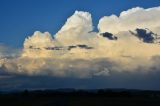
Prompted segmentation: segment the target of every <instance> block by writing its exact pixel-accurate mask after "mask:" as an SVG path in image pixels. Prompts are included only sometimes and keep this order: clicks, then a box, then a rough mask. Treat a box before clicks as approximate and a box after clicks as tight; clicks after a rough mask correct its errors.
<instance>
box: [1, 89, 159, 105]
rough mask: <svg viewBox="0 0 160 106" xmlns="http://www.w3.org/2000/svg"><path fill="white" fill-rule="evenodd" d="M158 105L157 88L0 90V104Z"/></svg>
mask: <svg viewBox="0 0 160 106" xmlns="http://www.w3.org/2000/svg"><path fill="white" fill-rule="evenodd" d="M22 105H23V106H35V105H36V106H89V105H91V106H106V105H109V106H113V105H117V106H121V105H123V106H160V91H149V90H126V89H98V90H96V89H93V90H83V89H79V90H76V89H57V90H24V91H19V92H17V91H16V92H15V91H14V92H8V93H7V92H5V93H4V92H0V106H22Z"/></svg>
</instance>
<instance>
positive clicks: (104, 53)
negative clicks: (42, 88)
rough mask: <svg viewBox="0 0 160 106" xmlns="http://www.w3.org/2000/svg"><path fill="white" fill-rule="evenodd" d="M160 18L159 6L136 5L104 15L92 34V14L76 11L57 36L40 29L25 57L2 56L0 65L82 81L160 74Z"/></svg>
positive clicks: (28, 43)
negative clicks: (117, 75) (118, 74)
mask: <svg viewBox="0 0 160 106" xmlns="http://www.w3.org/2000/svg"><path fill="white" fill-rule="evenodd" d="M159 19H160V7H154V8H149V9H143V8H140V7H137V8H133V9H129V10H127V11H124V12H122V13H121V14H120V16H119V17H117V16H116V15H111V16H104V17H102V18H101V19H100V21H99V24H98V29H99V32H93V25H92V18H91V14H90V13H88V12H82V11H76V12H75V13H74V14H73V15H72V16H71V17H69V18H68V19H67V21H66V23H65V24H64V26H63V27H62V28H61V29H60V30H59V31H58V32H57V33H56V34H55V35H54V36H52V35H51V34H50V33H48V32H44V33H42V32H39V31H36V32H35V33H34V34H33V35H32V36H30V37H28V38H26V39H25V41H24V48H23V50H22V52H21V54H20V56H18V57H17V56H16V57H14V58H8V57H5V56H4V54H5V53H4V52H3V53H2V52H0V55H1V59H0V64H1V65H0V67H1V69H2V70H5V71H7V72H11V73H17V74H29V75H53V76H77V77H91V76H99V75H105V76H106V75H110V74H112V73H114V72H126V71H128V72H142V73H147V72H150V71H157V70H159V69H160V67H159V64H158V61H160V57H159V55H160V45H159V44H160V32H159V30H160V21H159ZM1 49H4V47H3V48H2V47H0V50H1ZM1 51H2V50H1ZM153 69H154V70H153Z"/></svg>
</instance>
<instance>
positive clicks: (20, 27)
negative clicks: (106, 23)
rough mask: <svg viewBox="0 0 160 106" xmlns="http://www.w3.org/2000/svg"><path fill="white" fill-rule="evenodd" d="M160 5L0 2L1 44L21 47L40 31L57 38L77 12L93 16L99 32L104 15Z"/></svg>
mask: <svg viewBox="0 0 160 106" xmlns="http://www.w3.org/2000/svg"><path fill="white" fill-rule="evenodd" d="M159 5H160V1H159V0H132V1H131V0H118V1H117V0H86V1H82V0H23V1H22V0H0V14H1V15H0V43H3V44H6V45H10V46H13V47H22V46H23V41H24V39H25V38H26V37H27V36H29V35H32V34H33V32H34V31H37V30H39V31H42V32H44V31H49V32H50V33H51V34H52V35H54V34H55V33H56V32H57V31H58V30H59V29H60V28H61V27H62V25H63V24H64V23H65V21H66V19H67V18H68V17H69V16H71V15H72V14H73V13H74V11H75V10H81V11H88V12H90V13H91V14H92V18H93V23H94V26H95V30H96V27H97V23H98V21H99V19H100V18H101V17H103V16H105V15H111V14H116V15H119V13H120V12H121V11H124V10H127V9H129V8H133V7H137V6H139V7H143V8H149V7H155V6H159Z"/></svg>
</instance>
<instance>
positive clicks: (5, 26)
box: [0, 0, 160, 90]
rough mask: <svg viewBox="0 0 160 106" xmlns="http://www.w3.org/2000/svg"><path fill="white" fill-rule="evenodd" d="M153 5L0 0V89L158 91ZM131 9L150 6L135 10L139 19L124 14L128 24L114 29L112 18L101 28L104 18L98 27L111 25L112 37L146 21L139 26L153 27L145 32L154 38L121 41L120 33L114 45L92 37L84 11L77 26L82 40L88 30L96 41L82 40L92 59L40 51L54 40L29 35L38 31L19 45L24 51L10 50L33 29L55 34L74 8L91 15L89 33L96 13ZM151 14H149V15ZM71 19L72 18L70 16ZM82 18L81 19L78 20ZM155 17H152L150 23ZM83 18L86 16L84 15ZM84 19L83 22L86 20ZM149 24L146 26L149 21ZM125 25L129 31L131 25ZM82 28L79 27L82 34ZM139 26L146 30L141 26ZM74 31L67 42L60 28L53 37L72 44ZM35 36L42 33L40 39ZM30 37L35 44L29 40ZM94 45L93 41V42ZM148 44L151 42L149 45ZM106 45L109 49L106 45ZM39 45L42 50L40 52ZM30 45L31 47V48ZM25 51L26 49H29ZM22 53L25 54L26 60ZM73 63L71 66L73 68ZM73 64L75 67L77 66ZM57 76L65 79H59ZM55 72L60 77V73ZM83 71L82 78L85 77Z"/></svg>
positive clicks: (159, 58)
mask: <svg viewBox="0 0 160 106" xmlns="http://www.w3.org/2000/svg"><path fill="white" fill-rule="evenodd" d="M157 6H160V0H0V56H1V55H2V56H1V57H2V58H1V57H0V90H7V89H9V90H10V89H25V88H30V89H32V88H35V89H38V88H132V89H152V90H160V84H159V82H160V77H159V76H160V72H159V70H160V67H159V66H160V46H159V44H160V43H159V42H160V39H158V38H157V35H158V34H157V32H159V28H160V26H159V25H160V24H159V22H160V21H159V17H160V13H159V10H158V11H157V10H156V9H155V8H152V7H157ZM134 7H142V8H145V9H146V8H152V9H151V10H150V11H149V12H145V9H142V11H141V10H138V11H141V12H142V14H141V17H142V18H141V17H140V18H139V12H136V16H135V17H132V15H129V18H127V19H125V21H126V20H127V22H128V23H129V24H127V22H126V23H123V22H122V23H121V25H119V26H118V27H120V28H119V30H115V29H114V26H115V25H117V23H116V22H117V21H116V22H115V24H114V22H111V23H112V24H110V26H111V27H109V26H106V25H105V24H104V26H103V23H105V22H106V23H107V22H110V21H108V20H105V19H104V20H103V22H102V23H101V24H102V25H101V26H102V29H103V27H104V29H106V28H108V29H107V30H105V32H110V31H108V30H110V29H111V32H110V33H111V37H112V34H113V36H117V35H114V33H113V32H114V31H115V32H116V31H124V30H123V29H125V31H128V30H130V29H129V28H128V27H129V26H130V24H131V23H132V24H133V26H134V24H135V26H136V28H139V25H141V24H142V25H143V24H144V23H145V24H146V23H147V26H145V27H147V28H148V27H151V28H152V26H153V27H154V28H155V31H157V32H155V33H150V34H151V35H152V36H151V35H150V36H151V37H153V38H154V36H156V39H152V40H153V42H149V43H147V42H144V41H142V40H141V39H137V40H138V43H137V40H136V42H132V40H130V39H132V38H134V37H135V36H129V39H128V38H127V37H126V38H127V39H123V36H122V38H120V37H118V36H117V37H118V40H117V39H116V41H117V42H115V43H113V42H112V41H109V40H108V39H107V38H105V37H104V36H103V37H102V39H101V38H98V37H97V35H96V36H95V35H94V33H91V32H90V29H92V28H90V23H91V22H90V21H88V20H87V18H88V15H87V14H88V13H85V16H84V17H81V18H82V20H81V19H80V20H79V23H80V24H81V23H82V25H81V26H82V27H83V28H82V29H83V30H85V31H84V32H86V33H85V34H86V37H82V38H83V39H82V41H86V39H87V38H88V37H87V35H92V34H93V35H94V36H95V38H96V40H97V42H96V40H93V39H91V40H92V41H93V43H92V42H88V39H87V45H88V44H90V45H89V47H90V46H91V48H92V46H93V48H92V49H95V50H93V51H94V52H93V54H95V57H96V56H98V57H99V58H98V59H97V58H94V56H93V57H92V55H91V57H92V58H91V60H90V59H88V58H90V57H89V56H88V55H84V57H83V55H82V58H80V59H79V58H78V59H79V60H78V59H77V60H76V58H74V55H75V57H76V56H77V57H81V54H83V52H82V53H81V52H77V53H74V52H73V53H72V52H71V54H72V55H70V50H68V51H67V52H65V54H66V56H68V58H67V59H68V60H67V59H66V60H65V59H64V60H63V59H62V60H61V58H60V57H61V56H62V55H61V53H60V52H59V54H58V53H57V54H56V55H53V54H54V49H53V51H52V52H49V53H53V54H51V55H50V54H46V51H47V50H50V49H46V45H47V44H48V45H49V46H50V47H51V49H52V47H53V43H54V44H55V45H56V43H57V42H56V39H57V38H55V39H52V37H50V36H49V35H48V34H46V33H44V34H43V33H38V32H37V33H36V34H35V35H38V37H39V38H36V37H34V36H32V37H31V39H27V40H26V42H25V44H26V45H25V47H26V48H25V47H24V49H15V48H23V42H24V40H25V38H26V37H28V36H31V35H32V34H33V33H34V32H35V31H41V32H45V31H48V32H50V33H51V34H52V35H55V34H56V32H57V31H59V30H60V28H61V27H62V26H63V25H64V24H65V22H66V20H67V19H68V17H70V16H71V15H73V14H74V12H75V11H76V10H79V11H86V12H89V13H91V15H92V19H93V25H94V31H98V30H97V24H98V22H99V20H100V19H101V18H102V17H104V16H110V15H112V14H116V15H117V16H119V14H120V13H121V12H122V11H125V10H128V9H131V8H134ZM157 8H160V7H157ZM136 9H137V8H136ZM155 11H156V12H155ZM137 13H138V14H137ZM152 13H153V14H152ZM77 14H80V15H81V14H83V12H79V13H77ZM77 14H74V16H77ZM153 16H154V18H152V17H153ZM137 17H138V18H137ZM146 17H147V18H146ZM148 17H149V18H148ZM76 18H77V17H76ZM76 18H73V17H72V20H74V19H76ZM111 18H112V17H111ZM83 19H86V20H85V21H84V22H83ZM130 19H131V20H130ZM145 19H146V20H145ZM155 19H156V20H157V21H153V20H155ZM89 20H91V19H90V17H89ZM143 20H144V21H143ZM111 21H112V20H111ZM113 21H115V20H113ZM132 21H133V22H132ZM141 21H143V22H141ZM76 22H77V21H76ZM86 22H88V23H89V24H86ZM118 22H119V21H118ZM150 22H151V23H152V24H150ZM140 23H141V24H140ZM148 23H149V24H148ZM70 24H74V25H75V23H69V25H70ZM118 24H119V23H118ZM69 25H67V27H68V26H69ZM107 25H108V24H107ZM79 26H80V25H79V24H78V25H77V26H76V28H77V29H78V30H79V29H81V26H80V28H79ZM86 26H87V27H86ZM91 27H92V26H91ZM121 27H122V30H121ZM123 27H124V28H123ZM130 27H131V29H133V28H132V26H130ZM127 28H128V29H127ZM134 28H135V27H134ZM156 28H157V29H156ZM112 29H113V30H112ZM117 29H118V28H117ZM83 30H80V31H82V32H83ZM88 30H89V31H88ZM134 30H135V29H133V31H134ZM139 30H142V31H144V32H146V33H147V30H146V29H145V30H144V29H139ZM69 31H71V32H70V33H69V34H68V33H67V34H68V35H69V40H70V39H71V38H74V36H70V35H74V33H72V31H73V29H72V28H71V30H69ZM69 31H68V32H69ZM76 31H77V30H76ZM76 31H75V34H77V35H76V37H75V38H74V39H72V40H71V41H70V42H68V41H67V40H66V38H67V37H66V36H67V34H65V31H64V33H63V31H62V34H59V35H58V36H59V37H60V38H59V39H58V40H59V41H60V43H69V45H73V44H74V43H73V44H70V43H72V42H75V41H77V42H79V41H80V39H79V38H81V37H77V36H80V35H82V34H81V33H80V34H79V33H76ZM131 31H132V30H131ZM148 31H149V30H148ZM73 32H74V31H73ZM153 32H154V31H153ZM132 33H134V32H132ZM146 33H145V36H146ZM159 33H160V32H159ZM85 34H84V35H85ZM95 34H98V33H95ZM101 34H102V33H101ZM101 34H99V35H101ZM125 34H126V33H125ZM125 34H124V35H125ZM39 35H40V36H39ZM41 35H47V36H45V37H44V36H43V37H42V36H41ZM63 35H64V36H65V37H64V36H63ZM102 35H103V34H102ZM129 35H130V34H129ZM132 35H136V34H132ZM48 36H49V37H48ZM61 36H62V37H61ZM150 36H149V37H150ZM140 37H141V36H140ZM48 38H49V40H48ZM61 38H62V39H61ZM63 38H64V39H63ZM91 38H92V37H91ZM119 39H122V41H123V42H122V44H121V43H119ZM134 39H135V38H134ZM134 39H133V41H134ZM65 40H66V41H65ZM112 40H113V39H112ZM34 41H36V42H35V43H34ZM103 41H104V42H103ZM105 41H108V42H109V43H108V42H107V43H106V42H105ZM130 41H131V42H130ZM154 41H155V42H154ZM77 42H76V43H75V44H76V45H75V44H74V45H75V47H74V48H79V49H80V51H81V48H82V47H81V48H80V46H78V45H77ZM95 42H96V43H95ZM32 43H33V44H32ZM94 43H95V44H96V45H94ZM151 43H153V45H152V44H151ZM3 44H4V45H3ZM39 44H40V45H39ZM57 44H58V43H57ZM109 44H110V45H111V46H110V45H109ZM6 45H7V46H6ZM41 45H42V47H41ZM48 45H47V48H48ZM87 45H84V46H87ZM97 45H98V46H97ZM99 45H100V46H99ZM101 45H102V48H101ZM103 45H104V46H103ZM108 45H109V46H108ZM8 46H9V47H8ZM10 46H11V48H10ZM34 46H35V47H37V49H36V48H33V47H34ZM63 46H64V47H68V44H66V45H65V44H64V45H63ZM12 47H13V48H12ZM87 47H88V46H87ZM103 47H104V48H103ZM106 47H109V48H107V49H106ZM41 48H43V49H42V50H41ZM97 48H98V49H97ZM99 48H100V49H99ZM12 49H13V50H12ZM31 49H33V51H32V50H31ZM34 49H35V51H34ZM44 49H46V50H44ZM21 50H23V51H21ZM27 50H29V52H28V51H27ZM30 50H31V52H30ZM37 50H39V52H36V51H37ZM43 50H44V51H43ZM82 50H83V48H82ZM99 50H100V51H99ZM101 50H102V51H101ZM116 50H117V51H116ZM12 52H13V53H12ZM101 52H102V53H101ZM35 53H36V54H35ZM47 53H48V52H47ZM85 53H86V52H85ZM87 53H91V54H92V52H90V51H89V50H88V49H87ZM40 54H41V55H40ZM97 54H98V55H97ZM114 54H115V55H114ZM23 56H24V57H23ZM25 56H26V57H25ZM27 56H28V57H29V58H27ZM43 56H44V57H43ZM45 56H46V57H45ZM50 56H51V57H50ZM52 56H53V57H52ZM85 56H86V57H85ZM116 56H117V57H116ZM30 57H31V58H30ZM36 57H39V58H36ZM62 57H63V56H62ZM72 57H73V60H74V59H75V61H72ZM106 57H107V58H106ZM59 58H60V59H59ZM6 59H8V61H6ZM38 59H40V60H38ZM56 59H57V60H56ZM58 59H59V60H58ZM85 59H88V60H89V61H86V60H85ZM112 59H113V60H116V59H117V61H112ZM121 59H122V60H121ZM126 60H127V61H126ZM123 62H124V63H123ZM42 63H43V64H42ZM61 63H62V65H61ZM63 64H64V67H65V65H66V67H65V68H66V70H65V68H64V69H63V68H62V69H61V67H63ZM85 65H86V67H85ZM73 66H75V68H74V67H73ZM76 66H78V68H77V67H76ZM83 66H84V67H83ZM68 67H69V68H68ZM78 69H79V70H78ZM97 70H98V71H97ZM45 71H46V72H45ZM23 74H24V75H23ZM32 74H33V75H32ZM52 74H53V76H52ZM63 74H64V76H65V75H66V76H67V77H62V76H63ZM80 74H81V75H82V76H81V75H80ZM58 75H60V76H61V75H62V76H61V77H60V76H58ZM83 75H84V76H83ZM85 75H86V76H87V77H85ZM99 75H100V76H99ZM101 75H102V76H101ZM103 75H106V76H103ZM77 76H78V77H77ZM90 76H91V77H90ZM83 77H84V78H83Z"/></svg>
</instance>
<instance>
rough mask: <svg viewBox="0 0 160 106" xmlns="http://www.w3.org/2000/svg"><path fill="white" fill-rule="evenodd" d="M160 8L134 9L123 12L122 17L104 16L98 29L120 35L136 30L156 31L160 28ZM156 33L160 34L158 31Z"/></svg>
mask: <svg viewBox="0 0 160 106" xmlns="http://www.w3.org/2000/svg"><path fill="white" fill-rule="evenodd" d="M159 19H160V7H154V8H149V9H143V8H140V7H136V8H132V9H129V10H127V11H123V12H121V14H120V16H119V17H118V16H116V15H111V16H104V17H102V18H101V19H100V21H99V24H98V29H99V30H100V32H111V33H114V34H116V33H118V32H120V31H128V30H135V29H136V28H149V29H151V30H155V29H156V28H158V27H160V21H159ZM155 31H157V32H156V33H158V34H160V33H159V31H158V30H155Z"/></svg>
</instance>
